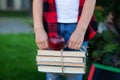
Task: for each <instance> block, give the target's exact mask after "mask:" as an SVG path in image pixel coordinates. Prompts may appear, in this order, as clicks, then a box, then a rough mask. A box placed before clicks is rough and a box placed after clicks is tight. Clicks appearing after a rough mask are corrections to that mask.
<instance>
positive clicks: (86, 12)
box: [76, 0, 96, 33]
mask: <svg viewBox="0 0 120 80" xmlns="http://www.w3.org/2000/svg"><path fill="white" fill-rule="evenodd" d="M95 3H96V0H85V3H84V6H83V10H82V14H81V18H80V20H79V22H78V25H77V29H76V30H82V32H83V33H85V32H86V30H87V27H88V25H89V23H90V20H91V18H92V16H93V12H94V7H95Z"/></svg>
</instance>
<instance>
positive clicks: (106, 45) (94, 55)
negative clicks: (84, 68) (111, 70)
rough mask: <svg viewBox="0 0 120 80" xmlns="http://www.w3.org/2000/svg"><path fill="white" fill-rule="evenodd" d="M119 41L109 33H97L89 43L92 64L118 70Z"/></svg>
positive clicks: (119, 65) (119, 58)
mask: <svg viewBox="0 0 120 80" xmlns="http://www.w3.org/2000/svg"><path fill="white" fill-rule="evenodd" d="M119 44H120V39H119V38H118V36H116V35H115V34H113V33H112V32H110V31H104V32H103V33H98V34H97V35H96V37H95V38H94V39H93V40H92V41H91V42H90V43H89V46H90V48H89V54H90V57H91V59H90V60H92V61H93V62H97V63H100V64H105V65H109V66H114V67H119V68H120V63H119V62H120V45H119Z"/></svg>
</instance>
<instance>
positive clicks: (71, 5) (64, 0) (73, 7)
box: [56, 0, 79, 23]
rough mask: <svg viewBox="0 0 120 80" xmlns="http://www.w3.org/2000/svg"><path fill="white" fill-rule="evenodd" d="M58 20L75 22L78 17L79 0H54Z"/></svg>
mask: <svg viewBox="0 0 120 80" xmlns="http://www.w3.org/2000/svg"><path fill="white" fill-rule="evenodd" d="M56 9H57V16H58V22H60V23H76V22H77V19H78V9H79V0H56Z"/></svg>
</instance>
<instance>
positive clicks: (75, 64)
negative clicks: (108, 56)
mask: <svg viewBox="0 0 120 80" xmlns="http://www.w3.org/2000/svg"><path fill="white" fill-rule="evenodd" d="M62 64H63V66H64V67H68V66H69V67H85V66H86V65H85V64H84V63H81V64H80V63H67V62H66V63H61V62H37V65H38V66H41V65H50V66H61V65H62Z"/></svg>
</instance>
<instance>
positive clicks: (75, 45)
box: [68, 29, 85, 50]
mask: <svg viewBox="0 0 120 80" xmlns="http://www.w3.org/2000/svg"><path fill="white" fill-rule="evenodd" d="M84 35H85V32H84V30H80V29H79V30H78V29H77V30H75V31H74V32H73V33H72V35H71V37H70V39H69V44H68V47H69V48H71V49H76V50H80V47H81V45H82V43H83V40H84Z"/></svg>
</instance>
